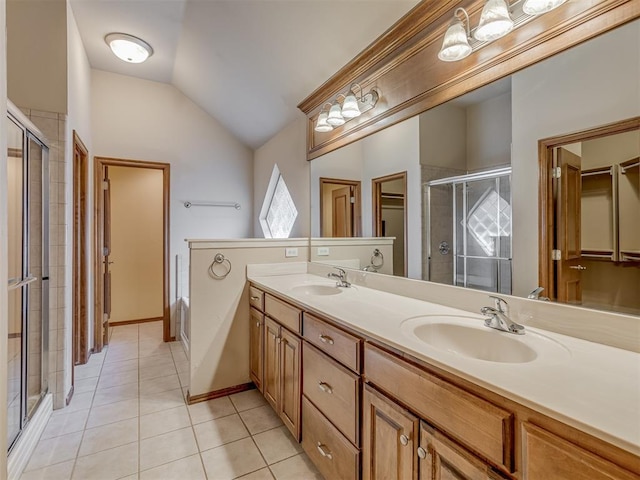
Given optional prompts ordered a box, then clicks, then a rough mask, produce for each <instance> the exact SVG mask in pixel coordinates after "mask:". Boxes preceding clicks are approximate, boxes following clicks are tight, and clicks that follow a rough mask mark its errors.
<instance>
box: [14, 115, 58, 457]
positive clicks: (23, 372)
mask: <svg viewBox="0 0 640 480" xmlns="http://www.w3.org/2000/svg"><path fill="white" fill-rule="evenodd" d="M43 138H44V137H43V136H42V134H41V133H40V132H39V131H38V129H37V128H36V127H35V126H34V125H33V124H32V123H31V122H30V121H29V119H27V118H26V117H25V116H24V115H23V114H22V113H21V112H20V111H19V110H18V109H17V108H16V107H15V106H13V105H12V104H10V105H9V109H8V118H7V146H8V152H7V171H8V189H9V191H8V201H7V207H8V230H7V233H8V246H9V256H8V270H9V284H8V304H9V305H8V307H9V325H8V327H9V328H8V335H9V338H8V349H7V362H8V363H7V366H8V372H7V373H8V375H7V382H8V385H7V424H8V425H7V427H8V428H7V435H8V438H7V440H8V445H9V450H11V448H12V447H13V445H14V444H15V442H16V440H17V439H18V437H19V436H20V433H21V432H22V431H23V430H24V428H25V426H26V425H27V423H28V422H29V420H30V419H31V417H32V416H33V414H34V413H35V411H36V409H37V407H38V405H39V404H40V401H41V400H42V399H43V398H44V396H45V395H46V393H47V391H48V384H47V379H48V358H49V353H48V350H49V336H48V333H49V325H48V318H49V268H48V265H49V247H48V246H49V221H48V219H49V188H48V186H49V167H48V163H49V162H48V158H49V149H48V147H47V145H46V144H45V142H44V140H43Z"/></svg>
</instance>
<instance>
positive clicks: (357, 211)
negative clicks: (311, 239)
mask: <svg viewBox="0 0 640 480" xmlns="http://www.w3.org/2000/svg"><path fill="white" fill-rule="evenodd" d="M326 184H329V185H345V186H352V187H353V196H354V198H355V201H354V204H353V215H352V217H351V222H352V223H353V232H352V233H353V237H361V236H362V182H361V181H360V180H348V179H344V178H329V177H320V236H322V232H323V227H324V194H323V192H324V186H325V185H326Z"/></svg>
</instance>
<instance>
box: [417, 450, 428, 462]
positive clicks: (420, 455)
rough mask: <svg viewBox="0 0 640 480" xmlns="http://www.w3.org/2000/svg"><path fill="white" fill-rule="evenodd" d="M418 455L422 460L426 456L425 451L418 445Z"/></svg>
mask: <svg viewBox="0 0 640 480" xmlns="http://www.w3.org/2000/svg"><path fill="white" fill-rule="evenodd" d="M418 457H420V458H421V459H423V460H424V459H425V458H427V451H426V450H425V449H424V448H422V447H418Z"/></svg>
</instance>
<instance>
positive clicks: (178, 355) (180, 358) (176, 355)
mask: <svg viewBox="0 0 640 480" xmlns="http://www.w3.org/2000/svg"><path fill="white" fill-rule="evenodd" d="M172 353H173V359H174V360H175V362H176V363H178V362H188V361H189V359H188V358H187V354H186V353H184V350H182V351H180V350H173V352H172Z"/></svg>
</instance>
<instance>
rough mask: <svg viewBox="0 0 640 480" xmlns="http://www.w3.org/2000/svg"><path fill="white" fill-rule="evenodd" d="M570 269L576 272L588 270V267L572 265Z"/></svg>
mask: <svg viewBox="0 0 640 480" xmlns="http://www.w3.org/2000/svg"><path fill="white" fill-rule="evenodd" d="M569 268H572V269H574V270H586V269H587V267H583V266H582V265H571V266H570V267H569Z"/></svg>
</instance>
